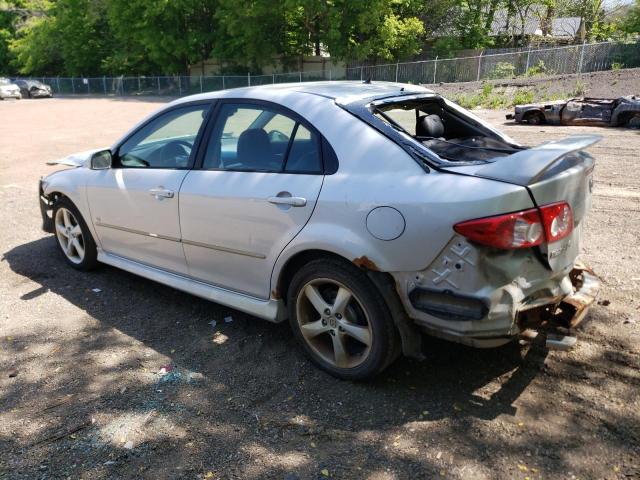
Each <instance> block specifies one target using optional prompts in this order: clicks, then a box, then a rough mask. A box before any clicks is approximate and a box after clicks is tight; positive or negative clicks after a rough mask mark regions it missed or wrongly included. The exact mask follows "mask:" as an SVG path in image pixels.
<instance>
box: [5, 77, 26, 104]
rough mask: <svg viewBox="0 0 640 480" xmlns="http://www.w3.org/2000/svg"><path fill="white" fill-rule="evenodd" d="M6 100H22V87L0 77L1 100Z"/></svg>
mask: <svg viewBox="0 0 640 480" xmlns="http://www.w3.org/2000/svg"><path fill="white" fill-rule="evenodd" d="M5 98H15V99H18V100H20V99H21V98H22V95H21V94H20V87H18V86H17V85H16V84H14V83H11V81H10V80H9V79H8V78H2V77H0V100H4V99H5Z"/></svg>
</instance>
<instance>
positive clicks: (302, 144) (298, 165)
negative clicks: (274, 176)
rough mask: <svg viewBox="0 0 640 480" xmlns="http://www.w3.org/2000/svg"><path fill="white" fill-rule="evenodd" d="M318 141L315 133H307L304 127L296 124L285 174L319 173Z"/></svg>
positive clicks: (320, 168) (320, 165)
mask: <svg viewBox="0 0 640 480" xmlns="http://www.w3.org/2000/svg"><path fill="white" fill-rule="evenodd" d="M319 140H320V139H319V138H318V136H317V135H316V134H315V133H313V132H311V131H309V130H308V129H307V128H306V127H304V125H301V124H298V128H297V130H296V132H295V136H294V137H293V141H292V142H291V148H290V150H289V155H288V156H287V164H286V167H285V172H292V173H293V172H296V173H321V172H322V159H321V156H320V148H319V145H320V142H319Z"/></svg>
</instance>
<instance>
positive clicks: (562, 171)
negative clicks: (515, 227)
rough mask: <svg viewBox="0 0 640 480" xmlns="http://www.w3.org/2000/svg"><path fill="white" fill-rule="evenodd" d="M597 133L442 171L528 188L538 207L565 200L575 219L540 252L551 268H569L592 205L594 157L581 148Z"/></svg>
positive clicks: (573, 259)
mask: <svg viewBox="0 0 640 480" xmlns="http://www.w3.org/2000/svg"><path fill="white" fill-rule="evenodd" d="M601 138H602V137H600V136H598V135H579V136H572V137H568V138H565V139H563V140H557V141H551V142H547V143H544V144H542V145H539V146H537V147H534V148H530V149H527V150H522V151H519V152H517V153H514V154H512V155H509V156H507V157H501V158H498V159H497V160H496V161H494V162H492V163H486V164H479V165H464V166H459V167H458V166H446V167H444V169H445V170H447V171H450V172H455V173H460V174H465V175H472V176H476V177H482V178H488V179H492V180H498V181H502V182H507V183H513V184H517V185H522V186H524V187H527V189H528V190H529V192H530V193H531V196H532V197H533V200H534V202H535V203H536V205H537V206H542V205H547V204H550V203H556V202H562V201H564V202H567V203H568V204H569V205H570V206H571V210H572V211H573V218H574V229H573V232H572V233H571V234H570V235H569V236H568V237H566V238H564V239H562V240H559V241H557V242H554V243H550V244H543V245H542V246H541V251H542V253H543V254H544V255H545V257H546V259H547V261H548V263H549V266H550V267H551V268H552V270H554V271H561V270H564V269H567V268H572V267H573V264H574V262H575V259H576V257H577V256H578V253H579V251H580V250H579V249H580V236H581V230H582V224H583V221H584V219H585V217H586V214H587V212H588V211H589V208H590V207H591V194H592V190H593V168H594V166H595V160H594V158H593V157H592V156H591V155H589V154H588V153H586V152H583V151H582V150H583V149H585V148H587V147H589V146H591V145H593V144H594V143H597V142H599V141H600V140H601Z"/></svg>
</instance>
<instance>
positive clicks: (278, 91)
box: [174, 81, 433, 104]
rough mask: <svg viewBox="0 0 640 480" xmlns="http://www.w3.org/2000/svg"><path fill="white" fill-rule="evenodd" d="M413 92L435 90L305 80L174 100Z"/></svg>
mask: <svg viewBox="0 0 640 480" xmlns="http://www.w3.org/2000/svg"><path fill="white" fill-rule="evenodd" d="M401 92H402V94H409V93H433V92H432V91H431V90H429V89H426V88H424V87H420V86H417V85H410V84H405V83H392V82H376V81H373V82H371V83H363V82H360V81H329V82H302V83H279V84H273V85H261V86H256V87H243V88H232V89H229V90H218V91H215V92H208V93H200V94H197V95H191V96H189V97H183V98H180V99H178V100H176V101H175V102H174V103H183V102H187V101H193V100H208V99H214V98H256V99H262V100H273V101H277V100H278V98H281V97H283V96H285V95H290V94H308V95H317V96H321V97H325V98H327V99H330V100H339V101H340V103H345V104H346V103H351V102H354V101H359V100H364V99H369V98H370V99H376V98H383V97H388V96H392V95H394V94H398V95H399V94H401Z"/></svg>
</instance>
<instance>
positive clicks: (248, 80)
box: [247, 72, 251, 87]
mask: <svg viewBox="0 0 640 480" xmlns="http://www.w3.org/2000/svg"><path fill="white" fill-rule="evenodd" d="M247 83H248V84H249V85H248V86H249V87H250V86H251V72H249V73H247Z"/></svg>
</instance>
